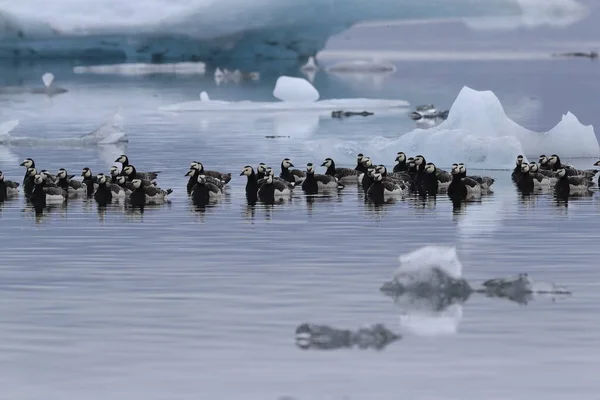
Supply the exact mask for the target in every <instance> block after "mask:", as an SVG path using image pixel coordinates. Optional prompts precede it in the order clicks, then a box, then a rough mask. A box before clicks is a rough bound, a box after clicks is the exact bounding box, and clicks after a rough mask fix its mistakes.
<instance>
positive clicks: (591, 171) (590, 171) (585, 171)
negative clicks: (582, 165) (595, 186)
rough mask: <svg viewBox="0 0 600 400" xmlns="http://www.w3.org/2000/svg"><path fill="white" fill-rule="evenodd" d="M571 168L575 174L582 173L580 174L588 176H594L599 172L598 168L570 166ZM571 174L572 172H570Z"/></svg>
mask: <svg viewBox="0 0 600 400" xmlns="http://www.w3.org/2000/svg"><path fill="white" fill-rule="evenodd" d="M570 170H572V171H573V172H574V174H573V175H580V176H584V177H586V178H593V177H594V176H595V175H596V173H597V172H598V170H597V169H583V170H582V169H575V168H570ZM569 175H571V172H570V173H569Z"/></svg>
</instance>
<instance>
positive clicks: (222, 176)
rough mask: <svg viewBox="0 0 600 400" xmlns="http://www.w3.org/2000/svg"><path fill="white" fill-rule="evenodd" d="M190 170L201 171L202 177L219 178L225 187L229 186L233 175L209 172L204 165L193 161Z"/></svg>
mask: <svg viewBox="0 0 600 400" xmlns="http://www.w3.org/2000/svg"><path fill="white" fill-rule="evenodd" d="M190 169H197V170H198V171H200V174H201V175H204V176H212V177H213V178H217V179H219V180H221V182H223V185H227V184H228V183H229V181H230V180H231V173H227V174H226V173H223V172H219V171H207V170H205V169H204V164H202V163H201V162H200V161H192V162H191V163H190Z"/></svg>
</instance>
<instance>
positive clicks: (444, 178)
mask: <svg viewBox="0 0 600 400" xmlns="http://www.w3.org/2000/svg"><path fill="white" fill-rule="evenodd" d="M436 177H437V180H438V181H440V182H442V183H446V182H451V181H452V174H450V173H449V172H447V171H444V170H443V169H438V170H437V171H436Z"/></svg>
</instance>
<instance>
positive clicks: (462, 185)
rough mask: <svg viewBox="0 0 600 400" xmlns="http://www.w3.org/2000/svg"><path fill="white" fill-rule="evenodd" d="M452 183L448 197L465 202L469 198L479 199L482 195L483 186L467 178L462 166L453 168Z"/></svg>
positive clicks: (457, 165)
mask: <svg viewBox="0 0 600 400" xmlns="http://www.w3.org/2000/svg"><path fill="white" fill-rule="evenodd" d="M451 174H452V182H450V185H449V186H448V196H449V197H450V198H451V199H455V200H465V199H467V198H473V197H478V196H480V195H481V186H480V185H479V183H477V181H476V180H474V179H472V178H471V177H468V176H465V175H466V173H464V172H463V171H462V169H461V167H460V164H456V166H454V165H453V166H452V171H451Z"/></svg>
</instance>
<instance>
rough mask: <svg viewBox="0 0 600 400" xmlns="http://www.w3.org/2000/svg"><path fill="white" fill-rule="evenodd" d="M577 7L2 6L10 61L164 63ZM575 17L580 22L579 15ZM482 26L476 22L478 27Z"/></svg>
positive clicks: (243, 58) (451, 0)
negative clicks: (394, 23)
mask: <svg viewBox="0 0 600 400" xmlns="http://www.w3.org/2000/svg"><path fill="white" fill-rule="evenodd" d="M572 3H574V0H568V1H567V0H485V1H473V0H444V1H438V2H435V3H433V4H430V2H427V1H414V0H375V1H370V2H365V1H363V0H303V1H300V0H257V1H250V2H248V1H242V0H220V1H216V0H189V1H171V0H140V1H131V2H115V1H114V0H96V1H93V2H82V1H81V0H56V1H51V2H45V3H43V4H41V3H40V2H39V1H37V0H21V1H12V0H11V1H9V0H0V26H2V29H0V42H2V47H1V48H0V53H1V54H2V56H3V57H6V58H8V57H10V58H17V59H19V58H41V59H44V58H46V59H48V58H70V59H78V58H86V57H89V55H90V54H93V55H94V56H95V57H96V58H98V59H102V58H104V59H112V60H123V59H125V60H128V61H131V62H156V61H158V62H164V61H181V60H202V61H209V60H210V61H218V60H228V61H229V60H236V61H237V62H238V63H244V62H246V63H259V62H261V61H263V60H265V59H266V60H280V61H285V60H287V61H288V62H289V61H290V60H291V62H298V61H299V60H301V59H307V58H308V57H310V56H314V55H315V54H317V52H318V51H319V50H321V49H323V48H324V47H325V45H326V43H327V40H328V38H329V37H330V36H332V35H334V34H337V33H340V32H342V31H344V30H346V29H348V28H349V27H351V26H352V25H354V24H356V23H359V22H363V21H377V20H390V19H401V20H405V19H412V20H414V19H431V18H479V17H501V18H505V17H511V19H510V21H511V23H513V22H512V21H517V22H518V23H525V24H527V25H532V24H534V23H544V24H546V23H549V24H551V25H552V24H553V22H554V20H555V19H557V18H559V19H561V20H565V18H564V16H565V15H572V17H571V19H570V20H569V19H567V20H566V21H567V22H568V21H573V20H576V19H577V18H580V15H581V13H580V12H579V9H577V10H574V9H573V7H572V6H570V4H572ZM573 14H574V15H573ZM475 21H476V20H475Z"/></svg>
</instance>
